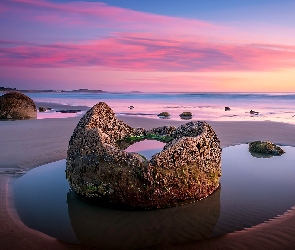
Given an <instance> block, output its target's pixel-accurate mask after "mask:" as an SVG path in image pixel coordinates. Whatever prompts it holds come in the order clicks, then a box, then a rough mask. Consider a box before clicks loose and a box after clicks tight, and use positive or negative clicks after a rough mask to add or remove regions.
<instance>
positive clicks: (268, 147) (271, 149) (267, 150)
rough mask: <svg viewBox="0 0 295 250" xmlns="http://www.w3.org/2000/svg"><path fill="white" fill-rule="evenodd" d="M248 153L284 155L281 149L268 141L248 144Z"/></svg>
mask: <svg viewBox="0 0 295 250" xmlns="http://www.w3.org/2000/svg"><path fill="white" fill-rule="evenodd" d="M249 151H250V152H254V153H261V154H269V155H282V154H284V153H285V151H284V150H283V149H282V148H281V147H279V146H277V145H276V144H274V143H272V142H269V141H254V142H251V143H249Z"/></svg>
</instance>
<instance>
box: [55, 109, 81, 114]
mask: <svg viewBox="0 0 295 250" xmlns="http://www.w3.org/2000/svg"><path fill="white" fill-rule="evenodd" d="M81 111H82V110H80V109H65V110H56V112H60V113H78V112H81Z"/></svg>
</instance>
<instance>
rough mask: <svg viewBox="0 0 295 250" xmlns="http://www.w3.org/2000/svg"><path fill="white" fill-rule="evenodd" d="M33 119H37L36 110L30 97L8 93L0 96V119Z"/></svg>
mask: <svg viewBox="0 0 295 250" xmlns="http://www.w3.org/2000/svg"><path fill="white" fill-rule="evenodd" d="M35 118H37V109H36V106H35V103H34V101H33V100H32V99H31V98H30V97H28V96H26V95H24V94H22V93H20V92H9V93H6V94H4V95H2V96H0V119H14V120H22V119H35Z"/></svg>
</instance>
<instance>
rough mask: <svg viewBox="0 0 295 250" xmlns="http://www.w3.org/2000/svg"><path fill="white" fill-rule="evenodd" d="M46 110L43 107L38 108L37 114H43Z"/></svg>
mask: <svg viewBox="0 0 295 250" xmlns="http://www.w3.org/2000/svg"><path fill="white" fill-rule="evenodd" d="M46 110H47V109H46V108H45V107H42V106H40V107H39V112H45V111H46Z"/></svg>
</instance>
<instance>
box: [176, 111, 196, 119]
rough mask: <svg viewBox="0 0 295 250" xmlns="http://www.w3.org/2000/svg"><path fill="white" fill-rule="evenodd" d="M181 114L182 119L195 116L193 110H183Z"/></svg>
mask: <svg viewBox="0 0 295 250" xmlns="http://www.w3.org/2000/svg"><path fill="white" fill-rule="evenodd" d="M179 116H180V118H181V119H185V120H188V119H192V117H193V115H192V113H191V112H182V113H181V114H180V115H179Z"/></svg>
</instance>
